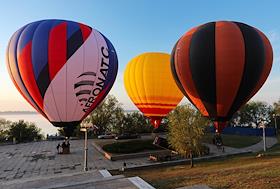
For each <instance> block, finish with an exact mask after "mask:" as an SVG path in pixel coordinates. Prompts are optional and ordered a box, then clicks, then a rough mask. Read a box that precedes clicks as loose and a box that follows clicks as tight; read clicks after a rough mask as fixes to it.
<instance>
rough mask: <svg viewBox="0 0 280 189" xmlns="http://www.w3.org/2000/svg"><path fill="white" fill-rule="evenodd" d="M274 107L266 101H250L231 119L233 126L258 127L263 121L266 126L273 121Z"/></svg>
mask: <svg viewBox="0 0 280 189" xmlns="http://www.w3.org/2000/svg"><path fill="white" fill-rule="evenodd" d="M272 112H273V108H272V106H271V105H269V104H267V103H265V102H259V101H250V102H248V103H247V104H245V105H244V106H243V107H241V108H240V110H239V111H238V112H236V113H235V115H234V116H233V118H232V120H231V123H230V124H231V125H233V126H243V127H258V126H259V125H260V123H261V122H263V123H264V124H265V125H266V126H269V125H270V123H271V115H272Z"/></svg>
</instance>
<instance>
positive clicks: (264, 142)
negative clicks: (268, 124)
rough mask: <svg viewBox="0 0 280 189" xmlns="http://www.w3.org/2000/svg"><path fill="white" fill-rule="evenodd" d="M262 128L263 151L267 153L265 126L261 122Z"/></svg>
mask: <svg viewBox="0 0 280 189" xmlns="http://www.w3.org/2000/svg"><path fill="white" fill-rule="evenodd" d="M260 127H261V128H263V151H264V152H266V138H265V124H264V123H263V122H261V123H260Z"/></svg>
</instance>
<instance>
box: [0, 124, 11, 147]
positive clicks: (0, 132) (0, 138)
mask: <svg viewBox="0 0 280 189" xmlns="http://www.w3.org/2000/svg"><path fill="white" fill-rule="evenodd" d="M10 124H11V122H10V121H7V120H5V119H0V142H5V141H6V140H7V139H8V138H9V135H8V131H9V127H10Z"/></svg>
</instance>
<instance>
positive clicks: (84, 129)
mask: <svg viewBox="0 0 280 189" xmlns="http://www.w3.org/2000/svg"><path fill="white" fill-rule="evenodd" d="M81 126H82V127H81V129H80V131H82V132H85V147H84V171H88V142H87V132H88V130H89V129H92V127H93V126H92V124H90V123H83V124H81Z"/></svg>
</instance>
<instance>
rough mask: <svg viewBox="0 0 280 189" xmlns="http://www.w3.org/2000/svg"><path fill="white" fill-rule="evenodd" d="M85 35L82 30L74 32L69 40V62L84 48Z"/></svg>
mask: <svg viewBox="0 0 280 189" xmlns="http://www.w3.org/2000/svg"><path fill="white" fill-rule="evenodd" d="M83 43H84V41H83V34H82V31H81V30H77V31H76V32H74V33H73V34H72V35H71V37H70V38H69V39H68V40H67V60H68V59H69V58H70V57H71V56H72V55H73V54H74V53H75V52H76V51H77V50H78V49H79V48H80V46H82V44H83Z"/></svg>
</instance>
